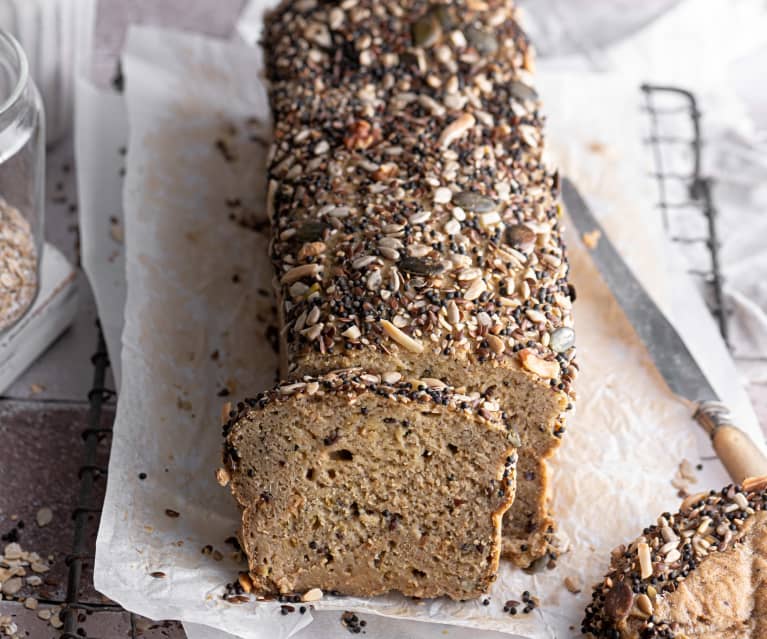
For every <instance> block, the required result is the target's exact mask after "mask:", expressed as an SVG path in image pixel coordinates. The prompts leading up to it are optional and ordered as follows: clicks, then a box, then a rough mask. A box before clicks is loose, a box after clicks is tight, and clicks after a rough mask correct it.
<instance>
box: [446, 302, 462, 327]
mask: <svg viewBox="0 0 767 639" xmlns="http://www.w3.org/2000/svg"><path fill="white" fill-rule="evenodd" d="M447 321H448V322H450V323H451V324H452V325H453V326H455V325H456V324H458V322H460V321H461V311H460V310H459V308H458V304H456V303H455V300H450V301H449V302H448V304H447Z"/></svg>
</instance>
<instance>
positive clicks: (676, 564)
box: [583, 478, 767, 639]
mask: <svg viewBox="0 0 767 639" xmlns="http://www.w3.org/2000/svg"><path fill="white" fill-rule="evenodd" d="M765 488H767V478H758V479H755V480H747V481H746V482H745V483H744V486H743V487H740V486H728V487H726V488H724V489H722V490H721V491H711V492H707V493H701V494H699V495H694V496H692V497H688V498H687V499H686V500H685V501H684V502H683V503H682V507H681V509H680V511H679V512H678V513H676V514H675V515H670V514H669V513H664V514H663V515H661V516H660V517H659V518H658V521H657V523H656V524H655V525H653V526H650V527H648V528H646V529H645V530H644V534H643V535H642V536H641V537H639V538H637V539H636V540H635V541H633V542H632V543H631V544H629V545H628V546H620V547H618V548H616V549H615V550H614V551H613V559H612V562H611V564H610V572H609V573H608V574H607V576H606V577H605V578H604V580H603V581H602V582H601V583H599V584H598V585H597V586H596V587H595V589H594V595H593V600H592V603H591V605H590V606H589V607H588V608H587V609H586V617H585V619H584V621H583V632H584V634H586V635H588V636H590V637H600V638H601V637H609V638H610V639H640V638H641V639H649V638H654V637H657V638H664V639H666V638H672V637H679V638H682V637H686V638H687V639H749V638H754V639H756V638H760V639H761V638H764V637H767V512H765V508H767V490H765Z"/></svg>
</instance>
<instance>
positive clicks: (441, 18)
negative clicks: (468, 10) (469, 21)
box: [429, 4, 453, 31]
mask: <svg viewBox="0 0 767 639" xmlns="http://www.w3.org/2000/svg"><path fill="white" fill-rule="evenodd" d="M429 13H431V14H432V15H433V16H434V17H435V18H436V19H437V22H439V24H440V26H441V27H442V28H443V29H444V30H445V31H448V30H449V29H450V27H452V26H453V21H452V20H451V19H450V12H449V11H448V10H447V5H444V4H434V5H432V6H431V8H430V9H429Z"/></svg>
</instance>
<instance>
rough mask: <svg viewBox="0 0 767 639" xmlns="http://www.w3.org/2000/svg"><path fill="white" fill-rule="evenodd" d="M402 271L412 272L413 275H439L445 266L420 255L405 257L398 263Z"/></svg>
mask: <svg viewBox="0 0 767 639" xmlns="http://www.w3.org/2000/svg"><path fill="white" fill-rule="evenodd" d="M397 266H399V270H400V271H404V272H405V273H410V274H411V275H437V274H438V273H441V272H442V271H443V270H444V269H445V267H444V266H442V264H440V263H439V262H434V261H432V260H424V259H421V258H418V257H403V258H402V259H401V260H400V261H399V262H398V263H397Z"/></svg>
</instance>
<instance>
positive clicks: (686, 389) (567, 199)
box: [562, 178, 767, 484]
mask: <svg viewBox="0 0 767 639" xmlns="http://www.w3.org/2000/svg"><path fill="white" fill-rule="evenodd" d="M562 200H563V201H564V205H565V209H566V210H567V212H568V213H569V215H570V219H571V220H572V222H573V224H574V226H575V228H576V230H577V231H578V234H579V235H580V236H581V237H583V236H584V234H587V233H593V232H594V231H598V232H599V235H598V236H597V237H598V238H599V241H598V242H596V243H595V245H594V246H593V248H591V250H590V251H589V253H590V254H591V258H592V260H593V261H594V263H595V264H596V266H597V268H598V269H599V272H600V274H601V276H602V278H603V279H604V281H605V282H606V283H607V286H608V287H609V288H610V291H611V292H612V294H613V296H614V297H615V299H616V300H618V303H619V304H620V306H621V308H622V309H623V311H624V313H625V314H626V316H627V317H628V319H629V321H630V322H631V324H632V325H633V327H634V330H635V331H636V332H637V334H638V335H639V337H640V339H641V340H642V342H643V343H644V345H645V347H646V348H647V350H648V351H649V353H650V357H651V358H652V360H653V362H654V363H655V366H656V367H657V369H658V371H659V372H660V374H661V375H662V376H663V379H664V380H666V383H667V384H668V386H669V388H670V389H671V391H672V392H673V393H674V394H675V395H677V396H678V397H681V398H682V399H684V400H686V401H687V402H688V403H690V402H691V403H692V405H693V407H694V409H693V418H694V419H695V420H696V421H697V422H698V423H699V424H700V425H701V426H702V427H703V429H704V430H705V431H706V432H707V433H708V434H709V436H710V437H711V443H712V444H713V447H714V450H715V451H716V453H717V455H718V456H719V459H720V460H721V462H722V464H723V465H724V467H725V468H726V469H727V472H728V473H729V474H730V477H732V479H733V481H734V482H736V483H738V484H739V483H742V482H743V480H744V479H746V478H747V477H756V476H760V475H765V474H767V457H765V455H764V453H762V451H761V450H760V449H759V448H758V447H757V446H756V444H755V443H754V442H753V441H752V440H751V438H750V437H749V436H748V435H747V434H746V433H745V432H743V431H742V430H741V429H740V428H738V427H737V426H736V425H735V423H734V420H733V417H732V414H731V413H730V411H729V409H728V408H727V407H726V406H725V405H724V404H723V403H722V402H721V401H720V399H719V397H718V395H717V393H716V391H715V390H714V389H713V387H712V386H711V384H710V383H709V381H708V379H706V376H705V374H704V373H703V371H702V370H701V369H700V367H699V366H698V364H697V362H696V361H695V358H694V357H693V356H692V354H691V353H690V351H689V349H688V348H687V346H686V345H685V343H684V341H683V340H682V338H681V337H680V335H679V333H678V332H677V331H676V329H675V328H674V327H673V325H672V324H671V322H670V321H669V320H668V319H667V318H666V316H665V315H663V313H662V312H661V310H660V309H659V308H658V306H657V305H656V304H655V302H653V300H652V298H651V297H650V296H649V295H648V294H647V291H646V290H645V289H644V288H643V287H642V285H641V284H640V283H639V281H638V280H637V278H636V277H635V276H634V274H633V273H632V272H631V270H630V269H629V267H628V266H627V265H626V263H625V262H624V261H623V258H622V257H621V256H620V254H619V253H618V251H616V250H615V247H614V246H613V244H612V242H610V238H609V237H608V236H607V234H606V233H605V232H604V229H603V228H602V227H601V225H600V224H599V222H597V220H596V218H595V217H594V215H593V213H592V212H591V210H590V209H589V206H588V204H586V201H585V200H584V199H583V197H582V196H581V194H580V193H579V192H578V189H577V188H576V187H575V185H573V183H572V182H571V181H570V180H568V179H567V178H563V179H562Z"/></svg>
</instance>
